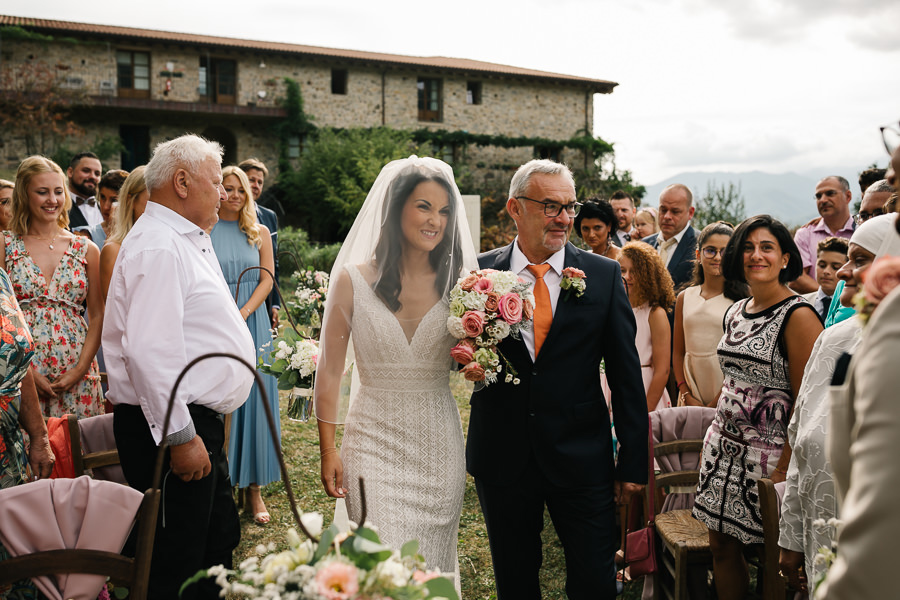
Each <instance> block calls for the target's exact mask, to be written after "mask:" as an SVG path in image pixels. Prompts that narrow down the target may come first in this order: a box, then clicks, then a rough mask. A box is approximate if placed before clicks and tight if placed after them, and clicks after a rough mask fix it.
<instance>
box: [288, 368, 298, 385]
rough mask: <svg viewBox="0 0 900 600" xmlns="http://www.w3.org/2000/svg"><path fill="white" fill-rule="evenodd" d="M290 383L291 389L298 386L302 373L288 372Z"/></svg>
mask: <svg viewBox="0 0 900 600" xmlns="http://www.w3.org/2000/svg"><path fill="white" fill-rule="evenodd" d="M288 381H289V382H290V383H291V387H293V386H295V385H297V382H299V381H300V373H298V372H297V371H288Z"/></svg>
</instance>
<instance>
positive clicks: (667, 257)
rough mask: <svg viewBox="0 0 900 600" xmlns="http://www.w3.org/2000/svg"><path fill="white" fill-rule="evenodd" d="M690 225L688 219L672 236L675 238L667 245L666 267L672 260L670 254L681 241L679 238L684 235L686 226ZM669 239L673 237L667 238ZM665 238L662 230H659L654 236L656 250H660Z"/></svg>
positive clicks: (673, 252)
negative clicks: (655, 236)
mask: <svg viewBox="0 0 900 600" xmlns="http://www.w3.org/2000/svg"><path fill="white" fill-rule="evenodd" d="M690 226H691V222H690V221H688V224H687V225H685V226H684V229H682V230H681V231H679V232H678V233H676V234H675V235H674V236H673V237H674V239H675V243H674V244H672V245H671V246H670V247H669V250H668V254H666V268H668V267H669V263H670V262H672V256H673V255H674V254H675V249H676V248H678V244H680V243H681V238H683V237H684V233H685V232H686V231H687V230H688V227H690ZM669 239H670V240H671V239H673V238H669ZM665 242H666V240H664V239H663V234H662V231H660V232H659V236H658V237H657V238H656V245H657V251H659V250H662V246H663V244H664V243H665Z"/></svg>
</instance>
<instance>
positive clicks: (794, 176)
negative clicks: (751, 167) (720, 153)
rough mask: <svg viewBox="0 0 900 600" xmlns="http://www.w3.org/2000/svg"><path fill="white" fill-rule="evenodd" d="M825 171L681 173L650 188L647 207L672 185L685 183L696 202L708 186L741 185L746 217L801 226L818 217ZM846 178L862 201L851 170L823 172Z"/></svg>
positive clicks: (855, 178) (855, 196)
mask: <svg viewBox="0 0 900 600" xmlns="http://www.w3.org/2000/svg"><path fill="white" fill-rule="evenodd" d="M822 172H823V171H817V172H816V174H810V173H804V174H798V173H763V172H762V171H748V172H745V173H734V172H724V171H719V172H713V173H700V172H693V173H691V172H687V173H679V174H678V175H675V176H674V177H670V178H668V179H666V180H664V181H660V182H659V183H655V184H653V185H648V186H646V187H647V195H646V196H644V200H643V202H642V204H643V205H644V206H655V205H656V204H657V199H658V198H659V194H660V192H661V191H662V190H663V189H664V188H665V187H666V186H667V185H671V184H673V183H683V184H685V185H687V186H688V187H689V188H691V190H692V191H693V192H694V198H695V199H697V198H699V197H702V196H703V195H704V194H705V193H706V189H707V184H708V183H712V185H713V186H714V187H721V186H722V184H726V185H727V184H728V183H729V182H730V183H734V184H735V185H738V184H740V186H741V195H742V196H743V197H744V205H745V207H746V212H747V216H751V215H757V214H764V213H768V214H770V215H772V216H773V217H776V218H777V219H779V220H781V221H782V222H784V223H785V224H786V225H788V226H792V225H802V224H804V223H806V222H807V221H809V220H810V219H812V218H815V217H817V216H818V212H816V201H815V198H814V193H815V189H816V184H817V183H818V182H819V180H820V179H821V178H822V174H821V173H822ZM824 172H825V173H836V174H838V175H843V176H844V177H846V178H847V179H848V180H849V181H850V189H851V190H853V199H854V203H855V202H856V199H857V198H858V197H859V187H858V186H857V184H856V180H857V177H858V176H857V175H855V174H854V173H853V171H852V170H850V169H836V170H833V171H824Z"/></svg>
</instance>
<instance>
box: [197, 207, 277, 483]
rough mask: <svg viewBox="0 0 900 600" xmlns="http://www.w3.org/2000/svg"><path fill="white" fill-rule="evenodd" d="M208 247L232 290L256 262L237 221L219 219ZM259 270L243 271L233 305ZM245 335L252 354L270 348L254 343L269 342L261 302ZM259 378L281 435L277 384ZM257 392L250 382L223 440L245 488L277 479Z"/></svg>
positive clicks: (243, 298) (245, 296)
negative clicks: (252, 347)
mask: <svg viewBox="0 0 900 600" xmlns="http://www.w3.org/2000/svg"><path fill="white" fill-rule="evenodd" d="M209 237H210V239H211V240H212V244H213V249H215V251H216V257H217V258H218V259H219V265H220V266H221V267H222V273H223V274H224V275H225V281H227V282H228V289H229V290H231V293H232V296H233V295H234V291H235V288H236V287H237V282H238V277H239V276H240V274H241V271H243V270H244V269H246V268H247V267H251V266H259V248H257V247H256V246H251V245H250V244H248V243H247V236H246V235H245V234H244V232H243V231H241V230H240V227H238V223H237V221H224V220H221V219H220V220H219V222H218V223H217V224H216V226H215V227H214V228H213V230H212V233H210V236H209ZM259 275H260V271H259V270H253V271H248V272H247V273H245V274H244V277H243V278H241V289H240V294H239V296H238V303H237V305H238V307H241V306H243V305H244V304H245V303H246V302H247V301H248V300H249V299H250V296H251V295H253V291H254V290H255V289H256V286H257V284H258V283H259ZM247 326H248V327H249V328H250V335H251V336H253V343H254V345H255V346H256V355H257V357H259V356H268V353H269V352H271V348H270V347H269V348H266V349H264V350H260V347H262V346H264V345H265V344H268V343H269V342H271V341H272V334H271V331H270V327H271V320H270V319H269V315H268V313H267V311H266V304H265V302H264V303H262V304H260V306H259V308H257V309H256V311H255V312H254V313H253V314H252V315H250V318H249V319H247ZM259 375H260V377H261V378H262V381H263V385H264V386H265V389H266V394H268V396H269V406H270V407H271V408H272V413H273V415H274V416H275V427H276V431H277V433H278V438H279V439H281V426H280V423H279V418H278V384H277V382H276V380H275V378H274V377H272V376H271V375H263V374H262V373H260V374H259ZM261 400H262V394H260V391H259V388H258V386H257V384H255V383H254V384H253V388H252V389H251V390H250V397H249V398H247V402H245V403H244V405H243V406H241V407H240V408H239V409H237V410H236V411H234V413H233V414H232V415H231V439H230V441H229V442H228V471H229V475H230V476H231V482H232V484H234V485H236V486H238V487H241V488H243V487H247V486H248V485H250V484H251V483H256V484H259V485H266V484H269V483H272V482H273V481H275V480H276V479H281V471H280V470H279V467H278V458H277V457H276V455H275V446H274V445H273V443H272V434H271V433H269V425H268V422H267V421H266V413H265V409H264V408H263V405H262V402H261Z"/></svg>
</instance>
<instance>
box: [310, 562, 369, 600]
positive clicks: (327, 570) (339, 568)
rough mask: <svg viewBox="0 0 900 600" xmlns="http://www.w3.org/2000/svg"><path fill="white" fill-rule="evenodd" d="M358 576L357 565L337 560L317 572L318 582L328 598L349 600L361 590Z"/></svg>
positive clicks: (329, 599)
mask: <svg viewBox="0 0 900 600" xmlns="http://www.w3.org/2000/svg"><path fill="white" fill-rule="evenodd" d="M357 577H358V575H357V571H356V567H354V566H353V565H348V564H345V563H342V562H337V561H335V562H333V563H331V564H328V565H325V566H324V567H322V570H320V571H319V572H318V573H316V584H317V585H318V588H319V593H320V594H322V595H323V596H325V597H326V598H328V600H347V599H349V598H352V597H353V596H354V595H355V594H356V592H358V591H359V581H358V580H357Z"/></svg>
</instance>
